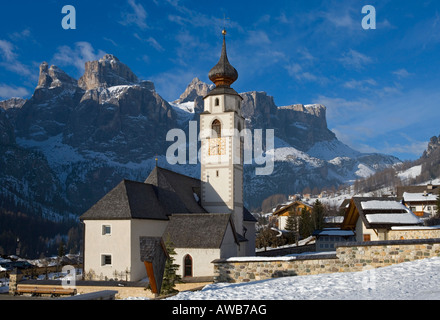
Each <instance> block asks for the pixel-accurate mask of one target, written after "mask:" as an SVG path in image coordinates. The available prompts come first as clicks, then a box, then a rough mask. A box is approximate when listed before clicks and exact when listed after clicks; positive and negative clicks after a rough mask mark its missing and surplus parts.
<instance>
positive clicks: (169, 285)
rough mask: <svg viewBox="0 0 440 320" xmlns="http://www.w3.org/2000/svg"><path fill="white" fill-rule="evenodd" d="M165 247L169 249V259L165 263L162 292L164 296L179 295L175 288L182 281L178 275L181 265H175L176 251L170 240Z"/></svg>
mask: <svg viewBox="0 0 440 320" xmlns="http://www.w3.org/2000/svg"><path fill="white" fill-rule="evenodd" d="M165 247H166V249H167V252H168V255H169V258H168V259H167V261H166V263H165V270H164V274H163V280H162V288H161V290H160V293H161V294H162V295H166V294H173V293H177V292H178V290H176V289H175V288H174V286H175V285H176V283H179V282H181V280H182V278H181V277H180V276H179V275H178V274H177V270H178V269H179V265H178V264H175V263H174V260H175V259H174V256H175V255H176V251H175V250H174V245H173V243H172V241H171V240H170V239H169V238H168V239H167V240H166V241H165Z"/></svg>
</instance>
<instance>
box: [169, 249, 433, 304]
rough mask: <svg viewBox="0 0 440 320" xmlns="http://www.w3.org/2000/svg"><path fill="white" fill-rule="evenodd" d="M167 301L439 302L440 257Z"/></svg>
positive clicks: (208, 290) (219, 288)
mask: <svg viewBox="0 0 440 320" xmlns="http://www.w3.org/2000/svg"><path fill="white" fill-rule="evenodd" d="M168 300H440V257H438V258H431V259H424V260H417V261H413V262H405V263H401V264H398V265H393V266H389V267H384V268H379V269H372V270H366V271H362V272H350V273H332V274H320V275H311V276H296V277H286V278H277V279H270V280H262V281H255V282H251V283H240V284H228V283H218V284H211V285H208V286H206V287H204V288H203V290H201V291H195V292H189V291H187V292H181V293H179V294H177V295H175V296H173V297H170V298H168Z"/></svg>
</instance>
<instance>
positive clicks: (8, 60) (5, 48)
mask: <svg viewBox="0 0 440 320" xmlns="http://www.w3.org/2000/svg"><path fill="white" fill-rule="evenodd" d="M14 51H15V46H14V45H13V44H12V43H11V42H9V41H6V40H0V56H1V57H2V61H1V62H0V66H2V67H3V68H5V69H6V70H9V71H12V72H14V73H16V74H19V75H22V76H32V72H31V70H30V69H29V67H28V66H25V65H24V64H23V63H21V62H20V61H19V60H18V55H17V54H16V53H15V52H14Z"/></svg>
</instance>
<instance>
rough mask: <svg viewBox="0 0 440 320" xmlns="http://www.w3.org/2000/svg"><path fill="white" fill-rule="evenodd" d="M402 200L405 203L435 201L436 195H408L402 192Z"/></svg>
mask: <svg viewBox="0 0 440 320" xmlns="http://www.w3.org/2000/svg"><path fill="white" fill-rule="evenodd" d="M403 199H404V200H405V201H407V202H412V201H421V202H423V201H437V195H436V194H432V193H427V194H424V193H409V192H404V193H403Z"/></svg>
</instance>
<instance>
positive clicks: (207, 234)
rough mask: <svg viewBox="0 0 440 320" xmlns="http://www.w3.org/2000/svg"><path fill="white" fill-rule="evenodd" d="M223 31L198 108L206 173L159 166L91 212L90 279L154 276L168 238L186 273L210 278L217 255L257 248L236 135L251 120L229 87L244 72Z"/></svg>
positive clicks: (87, 219) (87, 225)
mask: <svg viewBox="0 0 440 320" xmlns="http://www.w3.org/2000/svg"><path fill="white" fill-rule="evenodd" d="M225 35H226V32H225V31H224V32H223V46H222V51H221V57H220V60H219V62H218V63H217V65H215V66H214V67H213V68H212V69H211V71H210V72H209V78H210V79H211V80H212V81H213V82H214V84H215V88H214V89H213V90H211V91H210V92H209V93H208V94H207V95H206V96H205V97H204V103H205V110H204V112H203V113H202V114H201V115H200V131H201V132H204V134H203V135H201V136H202V137H201V164H202V165H201V173H200V179H195V178H191V177H188V176H185V175H181V174H178V173H176V172H173V171H171V170H167V169H164V168H161V167H159V166H156V167H155V168H154V169H153V170H152V172H151V173H150V175H149V176H148V178H147V179H146V180H145V181H144V182H135V181H129V180H123V181H122V182H121V183H120V184H119V185H117V186H116V187H115V188H114V189H113V190H111V191H110V192H109V193H107V194H106V195H105V196H104V197H103V198H102V199H101V200H99V201H98V202H97V203H96V204H95V205H94V206H92V207H91V208H90V209H89V210H88V211H87V212H85V213H84V214H83V215H82V216H81V221H82V222H83V223H84V273H85V274H87V275H88V276H89V278H91V279H95V280H99V279H101V280H104V279H111V278H114V277H115V275H117V274H118V273H120V272H123V273H124V274H126V275H128V280H129V281H138V280H140V279H143V278H146V277H147V276H148V278H149V279H150V283H151V282H152V279H154V278H156V279H157V278H158V277H160V275H159V274H160V272H159V273H158V268H160V267H161V266H160V264H159V266H157V265H158V264H157V261H156V260H157V259H161V260H162V259H164V257H166V255H167V252H166V249H164V243H166V242H167V241H171V242H172V244H173V247H174V249H175V251H176V255H175V256H173V258H174V259H175V263H176V264H178V265H179V266H180V268H179V270H178V273H179V274H180V275H181V276H182V277H184V278H198V277H199V278H206V277H211V278H212V277H213V276H214V267H213V264H212V263H211V262H212V261H213V260H215V259H221V258H228V257H237V256H254V255H255V223H256V219H255V218H254V217H253V216H252V215H251V214H250V213H249V211H248V210H247V209H246V208H245V207H244V205H243V157H242V156H241V155H242V152H243V140H242V139H236V138H235V136H234V133H235V131H236V130H238V131H240V130H241V129H243V128H244V127H245V121H244V118H243V116H242V113H241V101H242V98H241V97H240V95H239V94H238V93H237V92H236V91H235V90H234V89H232V88H231V87H230V85H231V84H232V83H233V82H235V80H236V79H237V78H238V73H237V71H236V70H235V68H234V67H233V66H232V65H231V64H230V63H229V61H228V58H227V54H226V41H225ZM234 130H235V131H234ZM206 132H210V134H206ZM158 253H160V254H158ZM155 257H159V258H157V259H156V258H155ZM155 259H156V260H155ZM156 282H157V285H158V286H159V287H160V281H156ZM157 290H159V291H160V288H158V289H157Z"/></svg>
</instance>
